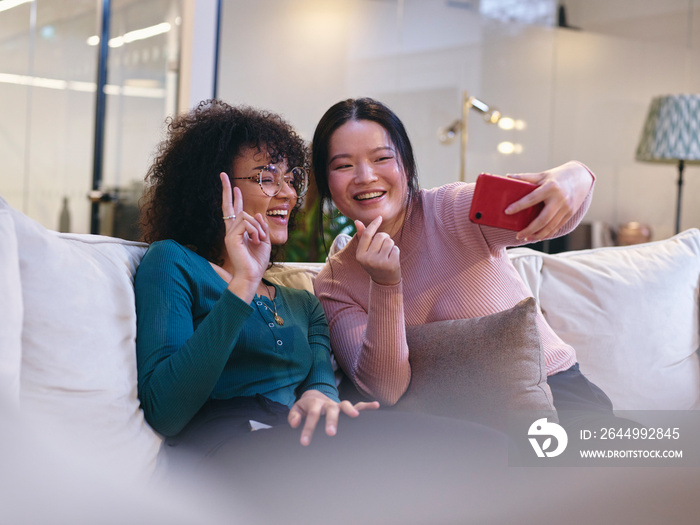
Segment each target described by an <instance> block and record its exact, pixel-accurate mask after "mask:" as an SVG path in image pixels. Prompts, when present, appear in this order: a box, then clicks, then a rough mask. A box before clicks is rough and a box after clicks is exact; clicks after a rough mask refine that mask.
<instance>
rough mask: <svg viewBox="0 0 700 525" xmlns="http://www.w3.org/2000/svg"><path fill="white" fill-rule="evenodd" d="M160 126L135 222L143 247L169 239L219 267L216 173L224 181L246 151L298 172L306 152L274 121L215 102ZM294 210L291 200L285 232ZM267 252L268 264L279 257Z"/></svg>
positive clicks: (220, 221) (294, 135)
mask: <svg viewBox="0 0 700 525" xmlns="http://www.w3.org/2000/svg"><path fill="white" fill-rule="evenodd" d="M166 124H167V137H166V138H165V139H164V140H163V141H162V142H161V143H160V144H159V146H158V148H157V150H156V156H155V159H154V161H153V164H152V165H151V167H150V168H149V170H148V173H147V174H146V178H145V180H146V189H145V192H144V195H143V198H142V206H141V215H140V221H139V222H140V227H141V232H142V235H143V240H144V241H146V242H148V243H152V242H155V241H159V240H164V239H172V240H175V241H177V242H178V243H180V244H182V245H184V246H187V247H188V248H190V249H192V250H194V251H195V252H196V253H198V254H199V255H201V256H202V257H204V258H205V259H207V260H209V261H211V262H214V263H216V264H222V262H223V261H221V259H220V257H221V250H222V247H223V241H224V233H225V227H224V221H223V219H222V218H221V192H222V186H221V180H220V179H219V174H220V173H221V172H222V171H224V172H226V173H229V175H230V174H231V170H232V167H233V161H234V159H235V158H236V157H237V156H238V155H239V153H240V152H241V150H242V149H244V148H248V147H249V148H252V149H255V150H258V151H264V152H266V153H267V154H268V155H269V156H270V159H271V162H272V163H273V164H276V163H278V162H281V161H282V160H284V159H286V161H287V165H288V166H303V167H305V168H306V167H307V166H308V155H309V152H308V147H307V145H306V144H305V142H304V141H303V139H302V138H301V137H300V136H299V135H298V134H297V133H296V132H295V131H294V129H293V128H292V127H291V126H290V125H289V124H288V123H287V122H286V121H285V120H283V119H282V117H280V116H279V115H276V114H274V113H270V112H267V111H262V110H259V109H255V108H252V107H248V106H237V107H233V106H230V105H229V104H226V103H225V102H222V101H221V100H217V99H212V100H205V101H203V102H201V103H200V104H199V105H198V106H197V107H196V108H195V109H193V110H191V111H190V112H188V113H186V114H183V115H180V116H178V117H175V118H168V119H167V120H166ZM301 204H302V199H299V200H298V201H297V204H296V206H295V207H294V210H292V213H291V214H290V222H289V227H290V229H291V228H292V225H293V218H294V215H295V214H296V212H297V211H298V209H299V207H300V206H301ZM275 248H276V247H273V256H271V259H272V260H274V259H275V256H276V255H279V252H278V250H276V249H275Z"/></svg>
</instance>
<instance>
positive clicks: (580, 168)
mask: <svg viewBox="0 0 700 525" xmlns="http://www.w3.org/2000/svg"><path fill="white" fill-rule="evenodd" d="M312 170H313V173H314V176H315V179H316V183H317V186H318V189H319V193H320V195H321V198H322V199H323V200H324V201H329V200H331V199H332V201H333V203H334V204H335V206H336V207H337V208H338V210H339V211H340V212H341V213H342V214H343V215H345V216H347V217H349V218H350V219H352V220H354V221H355V225H356V227H357V234H356V235H355V236H354V237H353V239H352V240H351V241H350V242H349V243H348V245H347V246H346V247H345V248H344V249H343V250H341V251H340V252H339V253H337V254H335V255H334V256H333V257H331V258H330V260H329V262H328V264H327V265H326V267H325V268H324V269H323V270H322V271H321V272H320V274H319V275H318V277H317V278H316V281H315V284H314V286H315V291H316V295H317V296H318V298H319V299H320V300H321V304H322V305H323V307H324V310H325V312H326V315H327V317H328V322H329V327H330V334H331V347H332V348H333V352H334V354H335V357H336V359H337V361H338V363H339V365H340V366H341V368H342V369H343V371H344V372H345V374H346V375H347V376H348V377H349V378H350V379H351V380H352V382H353V383H354V385H355V386H356V387H357V389H358V390H359V391H360V392H361V393H362V394H364V395H365V396H369V397H371V398H373V399H378V400H379V401H380V402H382V403H384V404H387V405H393V404H395V403H396V402H397V401H398V400H399V398H400V397H401V396H402V395H403V394H404V392H405V391H406V390H407V388H408V386H409V383H410V380H411V367H410V363H409V349H408V346H407V343H406V329H405V328H406V326H408V325H419V324H425V323H429V322H433V321H443V320H448V319H463V318H473V317H482V316H486V315H489V314H495V313H497V312H502V311H505V310H507V309H510V308H512V307H514V306H515V305H516V304H517V303H518V302H520V301H521V300H523V299H525V298H527V297H528V296H529V295H530V292H529V290H528V289H527V287H526V285H525V284H524V282H523V281H522V279H521V278H520V276H519V275H518V273H517V271H516V270H515V268H514V267H513V266H512V265H511V264H510V262H509V260H508V256H507V254H506V248H508V247H511V246H520V245H523V244H526V243H529V242H534V241H540V240H544V239H551V238H554V237H557V236H560V235H564V234H566V233H568V232H570V231H571V230H573V229H574V228H575V227H576V225H577V224H578V223H579V222H580V221H581V219H582V217H583V216H584V214H585V213H586V210H587V209H588V206H589V205H590V202H591V198H592V194H593V185H594V181H595V177H594V176H593V174H592V173H591V172H590V171H589V170H588V168H586V167H585V166H584V165H583V164H581V163H579V162H567V163H566V164H563V165H561V166H558V167H556V168H553V169H549V170H546V171H543V172H539V173H527V174H519V175H509V176H510V177H512V178H514V179H518V180H524V181H528V182H530V183H534V184H536V185H537V186H538V187H537V188H536V189H535V190H534V191H532V192H531V193H530V194H529V195H527V196H525V197H523V198H522V199H520V200H518V201H517V202H514V203H512V204H510V205H509V206H508V207H507V208H506V210H505V212H506V214H513V213H517V212H519V211H521V210H524V209H526V208H528V207H530V206H533V205H536V204H538V203H543V204H544V207H543V209H542V211H541V212H540V213H539V215H537V217H536V218H535V219H534V220H532V222H531V223H530V224H529V225H528V226H527V227H525V228H524V229H523V230H521V231H519V232H514V231H510V230H504V229H500V228H494V227H489V226H480V225H477V224H474V223H472V222H470V221H469V219H468V217H469V209H470V206H471V202H472V197H473V195H474V184H466V183H459V182H458V183H452V184H448V185H445V186H442V187H439V188H433V189H430V190H419V188H418V182H417V173H416V164H415V160H414V158H413V150H412V148H411V143H410V140H409V138H408V134H407V133H406V130H405V128H404V126H403V124H402V123H401V121H400V119H399V118H398V117H397V116H396V114H395V113H394V112H393V111H392V110H391V109H389V108H388V107H387V106H386V105H384V104H382V103H381V102H379V101H376V100H373V99H371V98H360V99H348V100H344V101H341V102H338V103H337V104H335V105H334V106H332V107H331V108H330V109H329V110H328V111H327V112H326V113H325V114H324V115H323V117H322V118H321V120H320V122H319V123H318V126H317V127H316V131H315V133H314V137H313V143H312ZM537 328H538V330H539V333H540V336H541V342H542V349H543V352H544V357H545V363H546V369H547V375H548V383H549V386H550V387H551V390H552V395H553V399H554V406H555V407H556V408H557V410H558V411H560V413H561V412H562V411H585V412H594V413H597V414H603V415H605V416H612V404H611V402H610V400H609V398H608V397H607V396H606V395H605V393H604V392H603V391H602V390H601V389H600V388H598V387H597V386H595V385H594V384H592V383H591V382H590V381H588V380H587V379H586V378H585V377H584V376H583V375H582V374H581V372H580V371H579V366H578V363H577V362H576V353H575V351H574V349H573V348H572V347H571V346H569V345H568V344H566V343H565V342H564V341H562V340H561V339H560V338H559V337H558V336H557V335H556V334H555V333H554V331H553V330H552V329H551V328H550V326H549V325H548V324H547V322H546V320H545V318H544V316H543V315H542V313H541V312H539V311H538V313H537Z"/></svg>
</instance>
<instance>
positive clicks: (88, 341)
mask: <svg viewBox="0 0 700 525" xmlns="http://www.w3.org/2000/svg"><path fill="white" fill-rule="evenodd" d="M0 246H2V249H1V250H0V298H2V301H1V302H0V408H2V409H3V411H4V412H3V413H5V414H6V418H9V419H7V420H8V421H17V422H20V421H21V422H22V423H21V425H22V428H28V429H30V430H28V433H29V435H30V437H28V438H26V439H25V438H24V437H23V438H21V439H19V441H20V442H26V441H27V440H30V441H31V440H34V439H39V441H41V442H42V443H43V444H44V445H47V441H49V442H51V444H50V445H48V449H50V450H52V451H53V450H62V451H63V452H62V454H64V455H66V457H67V458H68V459H66V457H64V458H63V459H62V460H64V461H67V462H69V463H70V464H71V465H73V466H74V465H75V463H76V462H78V460H77V459H76V458H77V457H78V456H80V457H83V458H89V461H87V463H88V464H89V465H88V469H89V468H90V467H92V469H93V470H98V471H102V472H105V471H109V472H110V473H114V472H118V473H119V475H118V479H120V480H125V479H126V480H133V482H134V483H137V482H141V481H142V480H144V479H146V480H148V479H151V478H152V477H153V475H154V472H155V470H156V463H157V457H158V452H159V450H160V448H161V446H162V439H161V437H160V436H159V435H158V434H157V433H156V432H154V431H153V430H152V429H151V428H150V427H149V425H148V424H147V423H146V421H145V420H144V417H143V413H142V411H141V409H140V407H139V400H138V398H137V395H136V360H135V339H136V312H135V309H134V292H133V278H134V274H135V271H136V269H137V267H138V264H139V261H140V259H141V257H142V256H143V254H144V253H145V251H146V248H147V247H146V245H145V244H143V243H138V242H132V241H125V240H121V239H117V238H110V237H104V236H97V235H87V234H63V233H57V232H54V231H50V230H48V229H46V228H44V227H43V226H41V225H40V224H38V223H37V222H35V221H34V220H32V219H30V218H28V217H26V216H25V215H23V214H22V213H21V212H19V211H17V210H15V209H13V208H12V207H11V206H10V205H9V204H8V203H7V202H6V201H4V200H2V199H0ZM509 257H510V259H511V262H512V264H513V265H514V267H515V268H516V269H517V271H518V272H519V273H520V275H521V276H522V277H523V280H524V281H525V283H526V284H527V286H528V287H529V288H530V290H531V292H532V296H533V297H534V299H535V302H536V304H537V306H538V307H539V308H540V309H541V310H542V312H543V314H544V315H545V317H546V319H547V320H548V322H549V323H550V324H551V326H552V327H553V328H554V330H555V331H556V332H557V333H558V334H559V335H560V336H561V337H562V338H563V339H564V340H565V341H567V342H569V343H570V344H572V345H573V346H574V347H575V348H576V350H577V354H578V361H579V363H580V364H581V369H582V371H584V373H585V374H586V375H587V376H588V377H589V378H590V379H591V380H592V381H593V382H595V383H596V384H598V385H599V386H600V387H601V388H603V390H605V391H606V392H607V393H608V395H609V396H610V398H611V399H612V401H613V403H614V406H615V408H616V409H617V410H621V411H627V410H634V411H657V410H684V411H685V410H698V409H700V361H699V358H698V346H699V340H700V303H699V297H700V231H698V230H696V229H690V230H687V231H684V232H682V233H680V234H678V235H676V236H674V237H671V238H669V239H663V240H659V241H654V242H650V243H646V244H639V245H632V246H624V247H604V248H597V249H590V250H581V251H573V252H564V253H559V254H554V255H550V254H545V253H541V252H537V251H535V250H532V249H529V248H517V249H512V250H510V251H509ZM321 266H322V265H321V264H320V263H282V264H278V265H275V266H273V267H272V268H271V269H270V270H269V271H268V274H267V277H268V278H269V279H270V280H272V281H274V282H277V283H279V284H284V285H287V286H293V287H299V288H306V289H310V290H312V289H313V279H314V277H315V275H316V274H317V272H318V271H319V269H320V268H321ZM18 424H19V423H18ZM47 436H48V439H47ZM42 446H43V445H42ZM48 449H47V450H48ZM66 450H71V451H72V452H71V454H68V453H67V452H65V451H66ZM71 468H74V467H71ZM10 472H11V471H10ZM111 477H112V476H111ZM89 479H91V478H89ZM137 480H138V481H137ZM5 481H7V480H5ZM129 483H130V482H129ZM59 484H60V483H59ZM127 485H128V483H127ZM134 501H135V500H134ZM169 501H171V503H169V504H168V505H169V507H170V508H171V514H173V513H174V514H176V515H177V516H176V518H177V519H174V521H175V522H179V521H178V520H180V521H182V522H188V520H187V519H186V518H185V517H186V516H189V514H187V513H186V512H185V513H182V512H175V511H172V509H173V508H177V506H174V507H173V506H172V500H169ZM118 507H119V508H122V509H123V507H121V506H118ZM190 510H191V509H190ZM198 515H199V517H200V518H201V519H202V520H203V522H204V521H206V520H204V518H203V516H204V515H203V514H201V513H200V514H198ZM161 517H162V516H161ZM183 520H184V521H183Z"/></svg>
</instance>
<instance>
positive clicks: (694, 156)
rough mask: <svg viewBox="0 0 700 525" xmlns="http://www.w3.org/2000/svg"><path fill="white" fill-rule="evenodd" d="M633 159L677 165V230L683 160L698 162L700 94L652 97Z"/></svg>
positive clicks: (699, 152) (699, 148)
mask: <svg viewBox="0 0 700 525" xmlns="http://www.w3.org/2000/svg"><path fill="white" fill-rule="evenodd" d="M635 158H636V159H637V160H641V161H646V162H668V163H670V162H672V163H677V164H678V197H677V201H676V233H678V232H679V231H680V225H681V194H682V191H683V169H684V168H685V164H686V163H689V162H698V161H700V95H664V96H659V97H654V98H653V99H652V101H651V105H650V106H649V113H648V114H647V118H646V122H645V123H644V130H643V131H642V137H641V139H640V140H639V145H638V146H637V154H636V156H635Z"/></svg>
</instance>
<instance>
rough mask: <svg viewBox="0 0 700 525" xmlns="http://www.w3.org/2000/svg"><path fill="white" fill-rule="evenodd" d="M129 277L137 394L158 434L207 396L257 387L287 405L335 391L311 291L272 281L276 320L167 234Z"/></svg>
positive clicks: (178, 426)
mask: <svg viewBox="0 0 700 525" xmlns="http://www.w3.org/2000/svg"><path fill="white" fill-rule="evenodd" d="M134 284H135V291H136V313H137V319H138V321H137V322H138V332H137V334H138V335H137V340H136V351H137V365H138V394H139V398H140V400H141V406H142V407H143V411H144V415H145V417H146V420H147V421H148V422H149V424H150V425H151V426H152V427H153V428H154V429H155V430H156V431H158V432H160V433H161V434H163V435H166V436H172V435H175V434H177V433H178V432H179V431H180V430H182V428H183V427H184V426H185V425H186V424H187V423H188V422H189V421H190V420H191V419H192V417H194V415H195V414H196V413H197V411H199V409H200V408H201V407H202V405H203V404H204V403H205V402H206V401H207V400H208V399H210V398H213V399H228V398H231V397H234V396H254V395H255V394H261V395H263V396H265V397H267V398H268V399H271V400H273V401H277V402H278V403H282V404H285V405H287V406H289V407H291V406H292V405H293V404H294V402H295V401H296V400H297V399H298V397H299V396H301V394H302V393H304V392H305V391H306V390H310V389H315V390H319V391H321V392H323V393H324V394H326V395H327V396H328V397H330V398H331V399H334V400H336V401H337V400H338V391H337V389H336V387H335V380H334V375H333V370H332V367H331V360H330V346H329V338H328V324H327V322H326V317H325V315H324V313H323V309H322V308H321V305H320V304H319V302H318V300H317V299H316V297H314V295H313V294H311V293H309V292H307V291H304V290H295V289H292V288H286V287H281V286H275V289H276V290H277V294H276V297H275V305H276V306H277V313H278V314H279V315H280V316H281V317H282V318H283V319H284V325H283V326H279V325H277V324H276V323H275V321H274V317H273V314H272V313H271V312H270V310H268V309H267V308H265V306H264V304H267V305H268V306H270V307H271V308H272V309H273V310H274V306H273V304H272V302H271V301H270V300H269V299H267V298H266V297H259V296H256V297H255V299H254V300H253V302H251V303H250V304H246V303H244V302H243V301H241V300H240V299H239V298H238V297H237V296H236V295H234V294H232V293H231V292H230V291H229V290H228V289H227V284H226V282H225V281H224V280H223V279H221V277H219V275H218V274H217V273H216V272H215V271H214V269H213V268H212V267H211V265H210V264H209V262H208V261H207V260H206V259H204V258H203V257H201V256H199V255H197V254H196V253H194V252H193V251H191V250H189V249H188V248H185V247H183V246H181V245H180V244H178V243H176V242H175V241H159V242H155V243H153V244H152V245H151V246H150V247H149V249H148V251H147V252H146V254H145V255H144V257H143V260H142V261H141V264H140V265H139V267H138V270H137V272H136V278H135V283H134ZM263 303H264V304H263Z"/></svg>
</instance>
